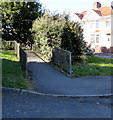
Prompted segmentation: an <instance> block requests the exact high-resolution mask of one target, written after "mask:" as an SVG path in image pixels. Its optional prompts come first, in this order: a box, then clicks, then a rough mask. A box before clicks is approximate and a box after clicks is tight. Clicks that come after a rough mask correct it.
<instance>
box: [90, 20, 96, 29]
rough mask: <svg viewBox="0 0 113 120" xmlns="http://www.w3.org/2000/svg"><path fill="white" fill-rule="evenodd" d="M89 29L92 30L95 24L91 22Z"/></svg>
mask: <svg viewBox="0 0 113 120" xmlns="http://www.w3.org/2000/svg"><path fill="white" fill-rule="evenodd" d="M90 28H91V29H94V28H95V22H94V21H92V22H91V23H90Z"/></svg>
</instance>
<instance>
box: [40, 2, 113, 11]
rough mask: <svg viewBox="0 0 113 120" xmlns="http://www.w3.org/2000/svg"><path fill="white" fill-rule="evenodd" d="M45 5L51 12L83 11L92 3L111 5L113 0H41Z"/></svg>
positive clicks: (90, 6) (89, 7)
mask: <svg viewBox="0 0 113 120" xmlns="http://www.w3.org/2000/svg"><path fill="white" fill-rule="evenodd" d="M39 1H40V3H42V5H43V7H45V8H46V9H49V10H50V11H51V12H54V11H58V12H64V11H65V12H73V11H74V12H75V11H76V12H82V11H83V10H87V9H91V8H92V4H93V3H94V2H95V1H98V2H100V3H101V4H102V6H109V5H111V2H112V1H113V0H39Z"/></svg>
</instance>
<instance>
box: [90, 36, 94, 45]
mask: <svg viewBox="0 0 113 120" xmlns="http://www.w3.org/2000/svg"><path fill="white" fill-rule="evenodd" d="M90 41H91V43H95V34H92V35H91V38H90Z"/></svg>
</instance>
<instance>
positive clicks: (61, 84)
mask: <svg viewBox="0 0 113 120" xmlns="http://www.w3.org/2000/svg"><path fill="white" fill-rule="evenodd" d="M27 55H28V62H29V63H28V69H29V71H31V72H32V76H33V81H34V82H35V85H36V88H37V91H38V92H43V93H50V94H64V95H95V94H97V95H99V94H110V93H111V76H92V77H81V78H73V79H72V78H69V77H67V76H65V75H63V74H62V73H60V72H58V71H56V70H54V69H53V67H52V66H50V65H48V64H47V63H45V62H44V61H42V60H41V59H40V58H39V57H38V56H36V55H35V54H34V53H30V52H28V53H27Z"/></svg>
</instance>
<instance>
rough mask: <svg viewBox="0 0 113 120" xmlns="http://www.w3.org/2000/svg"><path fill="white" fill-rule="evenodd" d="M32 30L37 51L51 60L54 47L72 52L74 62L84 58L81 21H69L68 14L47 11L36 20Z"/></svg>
mask: <svg viewBox="0 0 113 120" xmlns="http://www.w3.org/2000/svg"><path fill="white" fill-rule="evenodd" d="M32 31H33V33H34V40H35V43H37V46H36V47H37V51H38V52H39V53H40V54H41V55H43V56H44V57H46V58H47V59H48V60H51V57H52V50H53V48H54V47H58V48H62V49H65V50H68V51H70V52H72V58H73V59H72V60H73V62H74V61H80V60H83V59H82V58H83V57H82V56H83V54H84V49H85V48H86V44H85V42H84V41H83V34H82V32H83V30H82V29H81V27H80V24H79V23H77V22H71V21H69V20H68V15H66V14H55V15H49V14H48V13H46V14H45V15H44V16H43V17H41V18H39V19H37V20H35V21H34V23H33V28H32Z"/></svg>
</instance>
